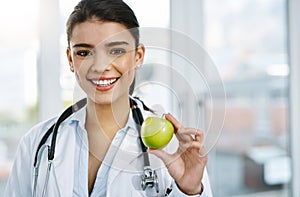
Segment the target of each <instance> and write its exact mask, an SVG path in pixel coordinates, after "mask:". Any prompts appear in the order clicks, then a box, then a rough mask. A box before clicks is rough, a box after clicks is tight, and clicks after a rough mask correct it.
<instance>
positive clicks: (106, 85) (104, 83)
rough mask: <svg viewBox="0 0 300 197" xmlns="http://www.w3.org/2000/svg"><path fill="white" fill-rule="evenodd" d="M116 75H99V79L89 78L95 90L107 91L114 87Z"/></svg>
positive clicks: (116, 79)
mask: <svg viewBox="0 0 300 197" xmlns="http://www.w3.org/2000/svg"><path fill="white" fill-rule="evenodd" d="M118 79H119V78H118V77H110V78H106V77H101V78H99V79H91V80H90V81H91V83H92V84H93V85H95V86H96V89H97V90H100V91H107V90H110V89H111V88H113V87H114V85H115V83H116V82H117V81H118Z"/></svg>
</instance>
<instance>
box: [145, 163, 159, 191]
mask: <svg viewBox="0 0 300 197" xmlns="http://www.w3.org/2000/svg"><path fill="white" fill-rule="evenodd" d="M141 187H142V189H143V190H146V188H147V187H150V188H153V187H154V188H155V191H156V193H159V187H158V178H157V174H156V172H155V170H152V169H151V168H150V166H145V167H144V174H143V175H142V181H141Z"/></svg>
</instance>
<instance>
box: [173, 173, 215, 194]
mask: <svg viewBox="0 0 300 197" xmlns="http://www.w3.org/2000/svg"><path fill="white" fill-rule="evenodd" d="M202 187H203V192H202V193H201V195H200V194H199V195H190V196H189V195H186V194H184V193H183V192H182V191H181V190H180V189H179V188H178V186H177V184H176V183H175V181H173V182H172V188H173V190H172V195H171V196H174V197H175V196H176V197H177V196H180V197H185V196H186V197H188V196H189V197H212V196H213V195H212V191H211V188H210V183H209V178H208V173H207V170H206V168H205V171H204V175H203V178H202Z"/></svg>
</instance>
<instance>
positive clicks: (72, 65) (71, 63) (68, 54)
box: [66, 47, 74, 72]
mask: <svg viewBox="0 0 300 197" xmlns="http://www.w3.org/2000/svg"><path fill="white" fill-rule="evenodd" d="M66 53H67V58H68V62H69V66H70V71H71V72H74V64H73V58H72V55H71V49H70V47H68V48H67V51H66Z"/></svg>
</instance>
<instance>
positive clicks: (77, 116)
mask: <svg viewBox="0 0 300 197" xmlns="http://www.w3.org/2000/svg"><path fill="white" fill-rule="evenodd" d="M130 97H131V96H130ZM131 98H132V99H134V98H133V97H131ZM134 100H135V101H136V102H137V104H138V107H139V108H140V109H143V105H142V103H141V102H140V101H139V100H137V99H134ZM86 110H87V108H86V106H84V107H83V108H81V109H80V110H78V111H77V112H76V113H74V114H73V115H72V116H71V117H70V118H69V122H70V124H72V123H74V122H78V124H79V126H80V127H81V128H82V129H83V130H85V121H86ZM128 127H129V128H132V129H134V130H136V129H137V128H136V123H135V121H134V119H133V116H132V110H130V111H129V116H128V121H127V124H126V126H125V128H128Z"/></svg>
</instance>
